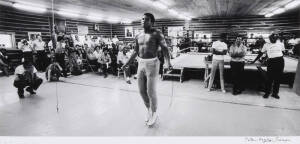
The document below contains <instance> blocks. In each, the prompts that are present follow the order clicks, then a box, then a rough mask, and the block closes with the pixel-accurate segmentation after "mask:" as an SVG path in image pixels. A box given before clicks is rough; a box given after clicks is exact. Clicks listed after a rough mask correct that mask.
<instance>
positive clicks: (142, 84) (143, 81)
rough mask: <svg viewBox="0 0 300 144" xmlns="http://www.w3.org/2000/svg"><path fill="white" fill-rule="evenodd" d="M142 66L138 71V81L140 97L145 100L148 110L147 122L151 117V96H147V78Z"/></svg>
mask: <svg viewBox="0 0 300 144" xmlns="http://www.w3.org/2000/svg"><path fill="white" fill-rule="evenodd" d="M141 67H142V66H139V69H138V71H137V81H138V87H139V92H140V95H141V97H142V99H143V102H144V104H145V106H146V108H147V111H148V113H147V117H146V120H145V121H146V122H148V121H149V119H150V117H151V114H152V112H151V109H150V100H149V96H148V94H147V77H146V74H145V71H144V70H142V68H141Z"/></svg>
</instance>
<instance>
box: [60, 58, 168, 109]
mask: <svg viewBox="0 0 300 144" xmlns="http://www.w3.org/2000/svg"><path fill="white" fill-rule="evenodd" d="M86 55H87V54H86ZM87 64H88V66H89V67H90V69H91V70H92V71H93V72H94V73H95V71H94V70H93V68H92V66H91V65H90V63H89V62H88V61H87ZM173 66H174V65H171V67H172V69H170V71H171V70H173ZM163 71H164V70H163ZM171 77H172V79H171V96H170V102H169V105H168V108H167V111H166V112H168V111H169V110H170V109H171V106H172V104H173V97H174V78H173V76H171ZM60 82H63V83H66V84H73V85H80V86H88V87H99V86H95V85H89V84H82V83H75V82H68V81H60ZM57 85H58V82H56V83H55V87H56V88H55V91H56V111H57V113H58V112H59V97H58V89H57ZM101 88H108V89H113V88H109V87H101ZM119 90H121V91H122V90H123V91H126V90H124V89H119ZM135 92H136V91H135ZM163 115H165V114H163Z"/></svg>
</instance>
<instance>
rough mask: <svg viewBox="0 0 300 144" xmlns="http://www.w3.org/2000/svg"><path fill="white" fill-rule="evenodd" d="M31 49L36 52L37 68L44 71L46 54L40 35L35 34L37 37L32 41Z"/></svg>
mask: <svg viewBox="0 0 300 144" xmlns="http://www.w3.org/2000/svg"><path fill="white" fill-rule="evenodd" d="M32 45H33V49H34V50H35V51H36V52H37V61H36V65H37V69H38V70H39V71H44V70H45V68H46V61H47V56H46V53H45V42H44V41H43V40H42V36H41V35H37V38H36V39H35V40H34V41H33V42H32Z"/></svg>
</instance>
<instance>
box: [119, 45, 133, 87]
mask: <svg viewBox="0 0 300 144" xmlns="http://www.w3.org/2000/svg"><path fill="white" fill-rule="evenodd" d="M129 57H130V55H128V53H127V50H126V49H125V48H124V49H123V50H121V51H120V52H119V53H118V69H119V70H120V68H121V67H122V66H123V65H124V64H125V63H126V62H127V61H128V60H129ZM133 67H134V66H133V64H129V65H128V66H127V67H125V69H124V73H125V77H126V82H127V83H128V84H131V81H130V76H131V71H132V69H133Z"/></svg>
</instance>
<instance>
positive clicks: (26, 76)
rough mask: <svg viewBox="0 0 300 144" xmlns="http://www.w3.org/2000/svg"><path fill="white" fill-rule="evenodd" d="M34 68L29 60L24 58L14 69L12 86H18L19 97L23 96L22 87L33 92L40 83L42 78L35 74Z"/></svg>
mask: <svg viewBox="0 0 300 144" xmlns="http://www.w3.org/2000/svg"><path fill="white" fill-rule="evenodd" d="M36 73H37V70H36V68H35V67H34V66H33V65H32V63H31V62H30V60H27V59H25V60H24V62H23V64H22V65H19V66H18V67H17V68H16V70H15V75H16V79H15V80H14V86H15V87H16V88H18V95H19V98H24V88H25V87H27V88H26V91H28V92H29V93H30V94H35V92H34V90H37V89H38V88H39V86H40V85H41V84H42V82H43V80H42V79H41V78H39V77H38V76H37V75H36Z"/></svg>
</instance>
